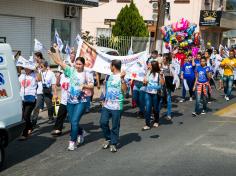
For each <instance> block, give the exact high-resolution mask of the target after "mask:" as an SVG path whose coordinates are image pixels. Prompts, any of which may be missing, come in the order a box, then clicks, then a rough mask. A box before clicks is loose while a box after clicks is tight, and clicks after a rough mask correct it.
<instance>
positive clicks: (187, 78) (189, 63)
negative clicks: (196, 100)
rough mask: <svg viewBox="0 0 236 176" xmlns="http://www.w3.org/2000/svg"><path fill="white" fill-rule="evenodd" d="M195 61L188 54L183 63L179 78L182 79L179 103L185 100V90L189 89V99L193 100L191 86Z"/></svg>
mask: <svg viewBox="0 0 236 176" xmlns="http://www.w3.org/2000/svg"><path fill="white" fill-rule="evenodd" d="M194 70H195V62H194V59H193V57H192V54H188V59H187V60H186V62H185V63H184V65H183V67H182V70H181V79H182V80H183V91H182V99H181V100H180V101H179V102H180V103H182V102H184V101H185V98H186V90H187V89H188V90H189V95H190V98H189V101H193V94H194V92H193V86H194V81H195V72H194Z"/></svg>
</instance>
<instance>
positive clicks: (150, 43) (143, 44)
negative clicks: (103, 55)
mask: <svg viewBox="0 0 236 176" xmlns="http://www.w3.org/2000/svg"><path fill="white" fill-rule="evenodd" d="M154 41H155V40H154V38H151V37H128V36H118V37H103V36H100V37H96V38H95V44H96V45H97V46H101V47H107V48H112V49H115V50H117V51H119V54H120V55H121V56H125V55H127V54H128V52H129V50H131V49H132V51H133V53H139V52H142V51H145V50H148V51H149V52H150V51H151V50H152V49H153V48H154Z"/></svg>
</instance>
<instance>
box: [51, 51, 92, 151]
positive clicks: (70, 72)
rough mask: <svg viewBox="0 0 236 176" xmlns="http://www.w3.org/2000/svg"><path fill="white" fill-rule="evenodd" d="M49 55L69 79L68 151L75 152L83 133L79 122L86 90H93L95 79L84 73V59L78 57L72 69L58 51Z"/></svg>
mask: <svg viewBox="0 0 236 176" xmlns="http://www.w3.org/2000/svg"><path fill="white" fill-rule="evenodd" d="M48 54H49V56H50V57H51V58H52V59H53V60H54V62H55V63H56V64H58V65H60V66H61V67H62V69H63V70H64V74H65V75H66V76H67V77H68V78H69V88H68V98H67V111H68V114H69V118H70V123H71V132H70V136H71V139H70V142H69V146H68V150H75V148H76V141H77V140H78V139H77V138H78V136H80V135H81V132H82V130H81V129H80V128H79V121H80V119H81V117H82V115H83V114H84V112H85V109H86V102H87V100H86V94H85V90H87V89H93V77H91V74H88V73H87V72H85V71H84V64H85V60H84V58H83V57H77V58H76V59H75V63H74V66H73V67H71V66H68V65H66V64H65V63H64V62H63V61H62V59H61V58H60V54H59V52H58V49H57V51H56V53H52V52H50V51H49V52H48Z"/></svg>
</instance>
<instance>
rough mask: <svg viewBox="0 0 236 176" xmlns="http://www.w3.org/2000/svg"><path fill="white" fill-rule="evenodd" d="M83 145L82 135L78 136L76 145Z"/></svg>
mask: <svg viewBox="0 0 236 176" xmlns="http://www.w3.org/2000/svg"><path fill="white" fill-rule="evenodd" d="M83 143H84V134H82V135H78V137H77V145H80V144H83Z"/></svg>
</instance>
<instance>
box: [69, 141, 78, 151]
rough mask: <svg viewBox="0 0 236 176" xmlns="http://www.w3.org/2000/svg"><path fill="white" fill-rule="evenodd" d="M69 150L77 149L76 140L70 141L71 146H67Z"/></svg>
mask: <svg viewBox="0 0 236 176" xmlns="http://www.w3.org/2000/svg"><path fill="white" fill-rule="evenodd" d="M67 149H68V150H69V151H74V150H75V149H76V145H75V142H74V141H70V142H69V146H68V148H67Z"/></svg>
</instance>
